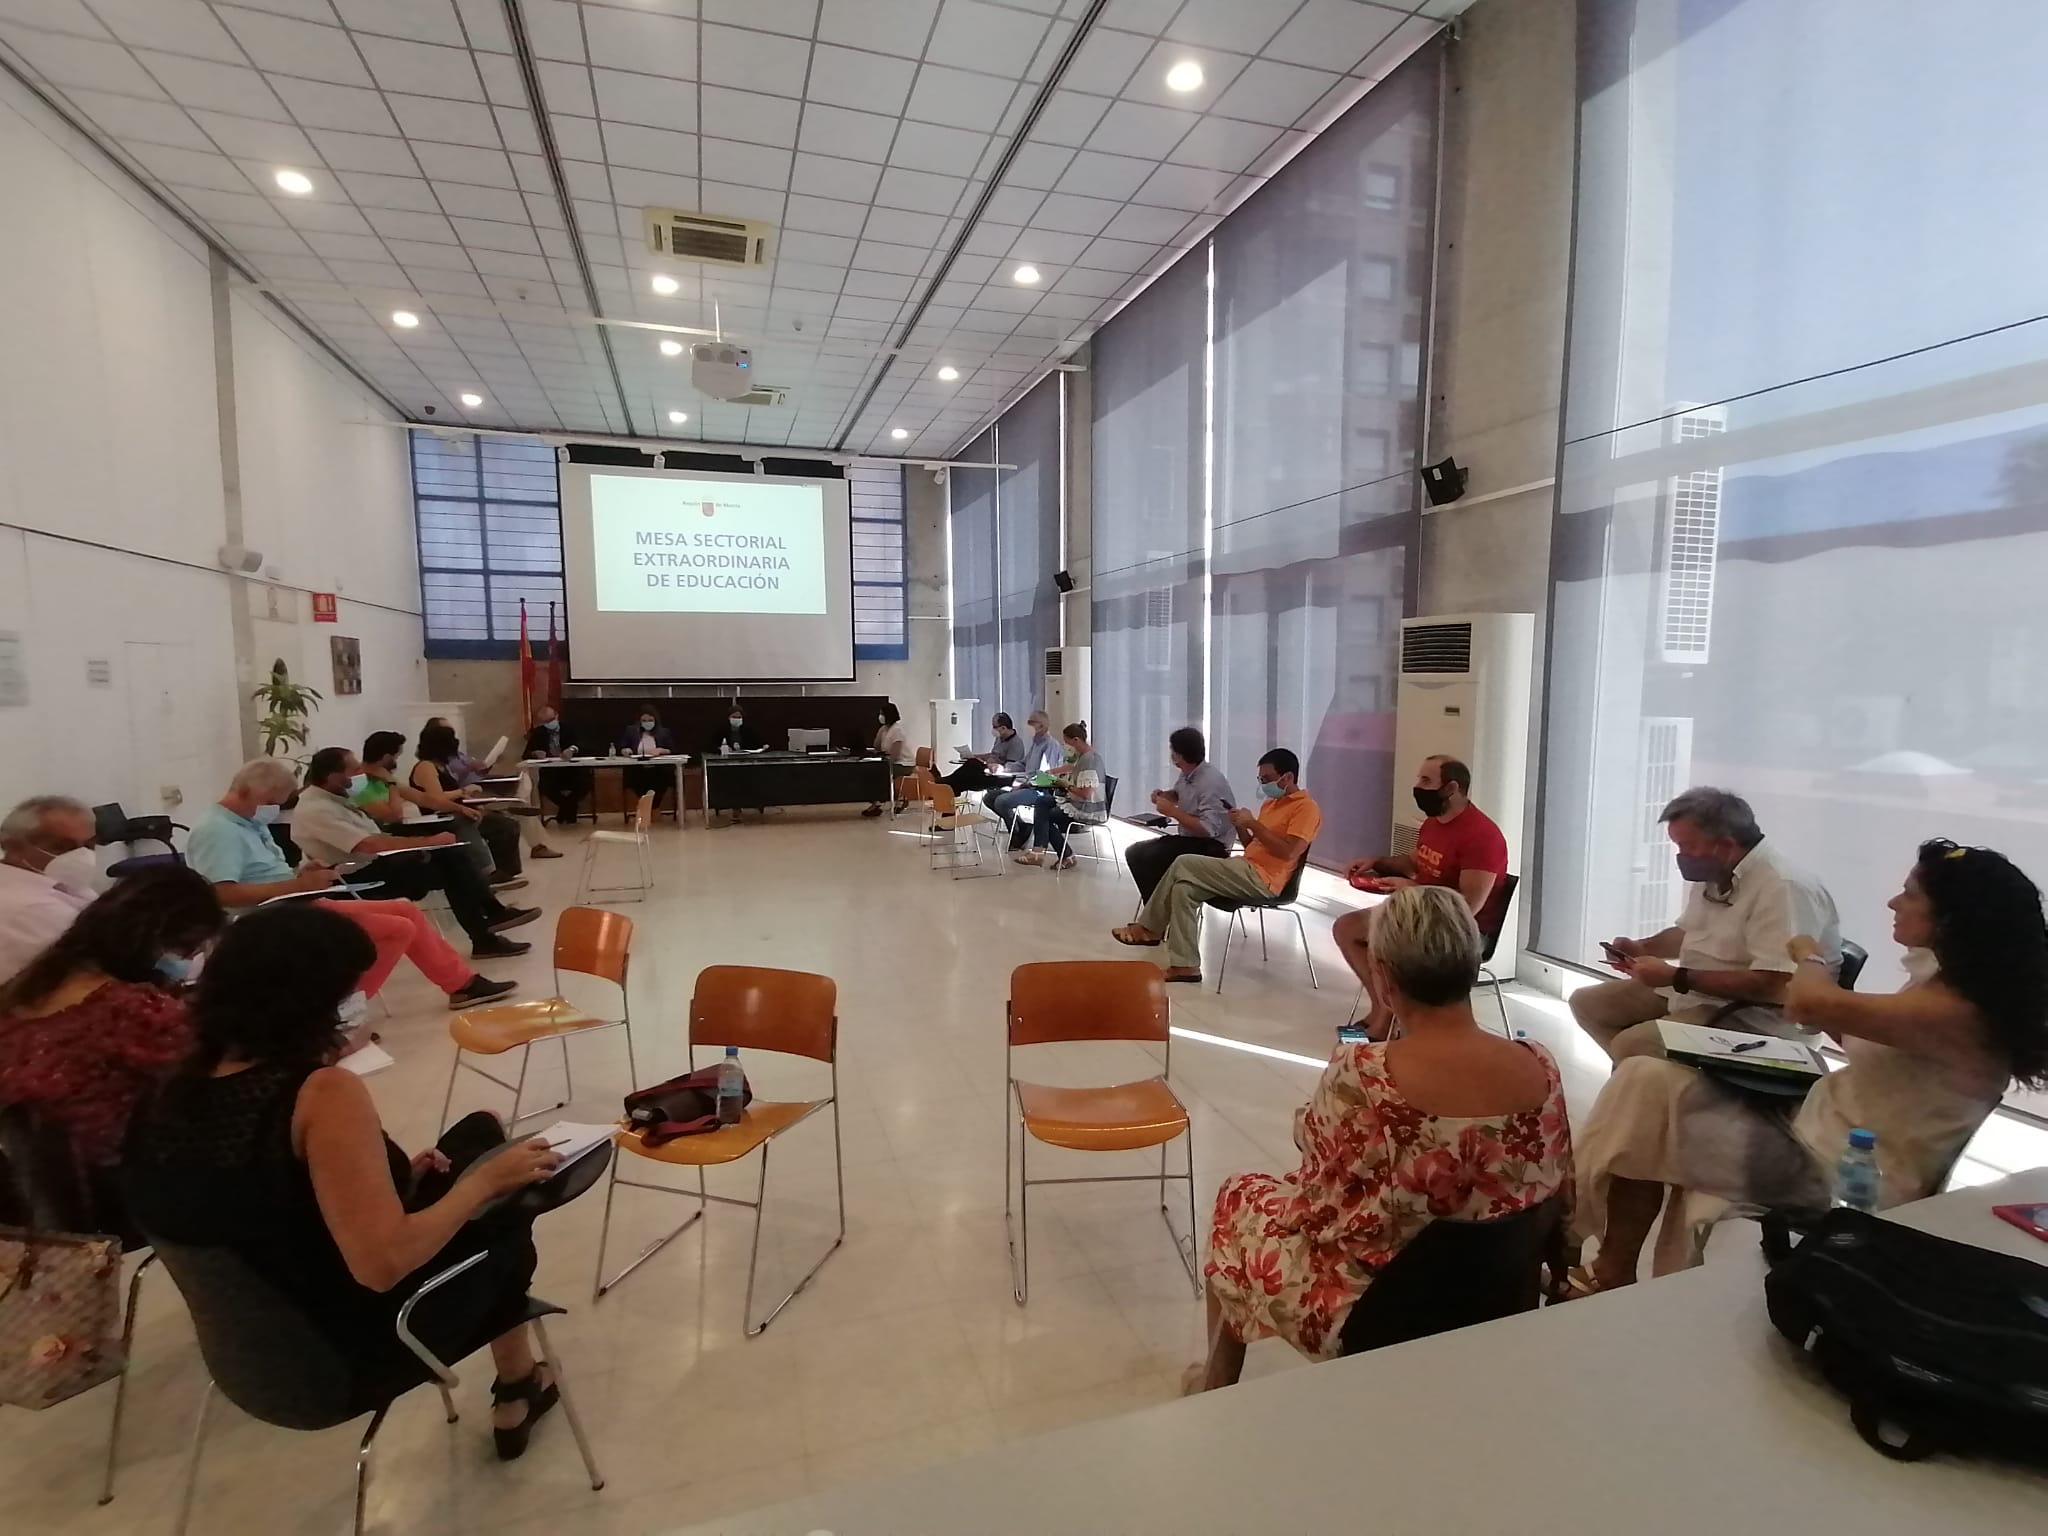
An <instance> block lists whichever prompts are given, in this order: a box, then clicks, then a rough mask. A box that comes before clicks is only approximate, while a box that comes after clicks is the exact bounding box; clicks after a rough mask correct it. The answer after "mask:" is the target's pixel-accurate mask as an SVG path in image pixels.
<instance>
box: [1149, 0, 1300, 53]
mask: <svg viewBox="0 0 2048 1536" xmlns="http://www.w3.org/2000/svg"><path fill="white" fill-rule="evenodd" d="M1290 9H1291V7H1290V6H1287V5H1246V4H1245V3H1244V0H1187V3H1186V4H1185V5H1183V6H1182V7H1181V8H1180V13H1179V14H1178V15H1176V16H1175V17H1174V18H1173V22H1172V24H1171V25H1170V26H1168V27H1167V28H1166V29H1165V35H1166V36H1167V37H1170V38H1172V39H1174V40H1175V41H1176V42H1182V43H1196V44H1199V45H1200V46H1202V47H1205V48H1226V49H1229V50H1231V51H1233V52H1236V53H1257V52H1258V51H1259V50H1260V49H1261V48H1263V47H1265V45H1266V42H1267V40H1268V39H1269V38H1271V37H1272V36H1273V34H1274V32H1275V31H1277V30H1278V29H1279V27H1280V25H1281V24H1282V23H1283V22H1285V21H1286V20H1287V17H1288V13H1289V11H1290Z"/></svg>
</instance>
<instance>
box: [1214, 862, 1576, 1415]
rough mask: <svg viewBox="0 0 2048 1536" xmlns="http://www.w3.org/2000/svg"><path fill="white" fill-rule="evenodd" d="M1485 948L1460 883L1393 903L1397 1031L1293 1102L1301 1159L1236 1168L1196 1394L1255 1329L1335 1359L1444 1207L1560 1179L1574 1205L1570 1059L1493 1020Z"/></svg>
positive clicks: (1479, 1213) (1233, 1359)
mask: <svg viewBox="0 0 2048 1536" xmlns="http://www.w3.org/2000/svg"><path fill="white" fill-rule="evenodd" d="M1479 953H1480V941H1479V930H1478V928H1477V927H1476V926H1475V925H1474V923H1473V921H1472V913H1471V911H1470V909H1469V908H1467V907H1466V905H1465V903H1464V901H1463V899H1462V898H1460V897H1459V895H1458V894H1457V892H1455V891H1452V890H1449V889H1444V888H1438V887H1426V886H1418V887H1413V888H1410V889H1407V890H1403V891H1400V892H1398V893H1396V894H1395V895H1394V896H1393V897H1392V898H1391V899H1389V900H1388V901H1387V902H1386V904H1385V905H1383V906H1382V907H1380V908H1379V910H1378V913H1377V914H1376V916H1375V918H1374V920H1373V958H1372V964H1373V966H1374V968H1375V969H1376V970H1377V971H1378V972H1379V973H1380V974H1379V978H1378V979H1379V980H1380V981H1381V982H1382V983H1383V984H1384V990H1383V991H1382V992H1381V995H1383V996H1385V997H1388V998H1390V999H1392V1001H1393V1012H1394V1017H1395V1020H1396V1021H1397V1034H1398V1038H1396V1039H1393V1040H1391V1041H1390V1042H1379V1041H1371V1042H1366V1043H1362V1044H1357V1045H1340V1046H1339V1047H1338V1048H1337V1053H1336V1054H1335V1055H1334V1056H1333V1057H1331V1059H1330V1064H1329V1066H1328V1067H1327V1068H1325V1069H1324V1072H1323V1079H1322V1081H1321V1083H1319V1084H1318V1085H1317V1086H1316V1092H1315V1097H1314V1098H1313V1099H1311V1100H1310V1102H1309V1103H1308V1104H1307V1105H1306V1106H1305V1107H1303V1108H1302V1109H1301V1110H1300V1111H1298V1112H1297V1114H1296V1116H1295V1128H1294V1141H1295V1145H1296V1146H1298V1147H1299V1148H1300V1149H1301V1166H1300V1167H1299V1168H1298V1169H1296V1170H1295V1171H1294V1172H1293V1173H1290V1174H1287V1175H1285V1176H1284V1177H1275V1176H1274V1175H1272V1174H1265V1173H1241V1174H1237V1175H1235V1176H1233V1177H1231V1178H1229V1179H1226V1180H1224V1182H1223V1187H1222V1188H1221V1189H1220V1190H1219V1191H1218V1192H1217V1195H1216V1215H1215V1220H1214V1223H1213V1225H1212V1227H1211V1230H1210V1235H1209V1259H1208V1263H1207V1265H1206V1266H1205V1273H1206V1274H1207V1275H1208V1281H1209V1285H1208V1295H1209V1358H1208V1360H1207V1361H1206V1362H1205V1363H1203V1364H1198V1365H1195V1366H1191V1367H1190V1368H1189V1370H1188V1374H1187V1377H1186V1379H1185V1385H1186V1387H1187V1389H1188V1390H1190V1391H1198V1390H1207V1389H1209V1388H1212V1387H1223V1386H1229V1385H1230V1384H1231V1383H1232V1382H1234V1381H1236V1380H1237V1378H1238V1373H1239V1372H1240V1371H1241V1370H1242V1369H1243V1367H1244V1351H1245V1344H1246V1343H1247V1342H1248V1341H1250V1340H1252V1339H1259V1338H1266V1337H1270V1336H1273V1335H1278V1336H1279V1337H1280V1338H1283V1339H1285V1340H1287V1342H1288V1343H1290V1344H1292V1345H1293V1346H1294V1347H1295V1348H1296V1349H1298V1350H1300V1351H1301V1352H1302V1353H1303V1354H1305V1355H1307V1356H1309V1357H1310V1358H1311V1359H1328V1358H1329V1357H1331V1356H1333V1355H1335V1354H1336V1353H1337V1350H1338V1343H1339V1338H1340V1335H1341V1334H1342V1332H1343V1329H1344V1319H1345V1317H1346V1316H1347V1315H1348V1314H1349V1312H1350V1310H1351V1306H1352V1303H1353V1302H1355V1301H1357V1300H1358V1298H1359V1297H1360V1296H1362V1295H1363V1294H1364V1293H1365V1291H1366V1289H1367V1287H1369V1286H1370V1285H1371V1284H1372V1282H1373V1279H1374V1277H1375V1276H1376V1275H1378V1273H1379V1272H1380V1270H1381V1269H1383V1268H1384V1267H1385V1266H1386V1265H1387V1264H1388V1263H1390V1262H1391V1261H1392V1260H1393V1258H1394V1256H1395V1255H1396V1254H1398V1253H1399V1252H1400V1251H1401V1249H1402V1248H1403V1247H1404V1246H1405V1245H1406V1244H1407V1243H1409V1242H1410V1241H1412V1240H1413V1239H1414V1237H1415V1236H1416V1234H1417V1233H1419V1232H1420V1231H1421V1230H1422V1229H1423V1228H1424V1227H1426V1226H1427V1225H1428V1224H1429V1223H1430V1222H1432V1221H1436V1220H1439V1219H1442V1218H1453V1219H1457V1220H1464V1221H1480V1220H1485V1219H1487V1218H1489V1217H1495V1216H1508V1215H1512V1214H1513V1213H1514V1212H1516V1211H1519V1210H1521V1209H1523V1208H1524V1207H1526V1206H1530V1205H1535V1204H1537V1203H1539V1202H1541V1201H1543V1200H1546V1199H1548V1198H1549V1197H1550V1196H1552V1195H1555V1194H1559V1193H1560V1192H1561V1193H1562V1194H1563V1195H1564V1197H1565V1203H1566V1205H1567V1206H1569V1205H1570V1202H1571V1185H1572V1143H1571V1130H1570V1127H1569V1126H1568V1124H1567V1123H1566V1120H1565V1106H1564V1090H1563V1087H1562V1086H1561V1084H1560V1082H1559V1080H1558V1071H1557V1063H1556V1062H1554V1061H1553V1060H1552V1059H1551V1058H1550V1055H1549V1053H1548V1052H1546V1051H1544V1050H1543V1049H1542V1047H1540V1046H1537V1045H1534V1044H1531V1043H1528V1042H1526V1041H1508V1040H1503V1039H1501V1038H1500V1037H1499V1036H1498V1035H1494V1034H1490V1033H1488V1032H1487V1031H1485V1030H1483V1029H1481V1028H1480V1027H1479V1023H1478V1020H1477V1019H1475V1018H1474V1017H1473V1014H1472V1003H1471V991H1472V986H1473V983H1474V982H1475V981H1477V980H1478V975H1479ZM1566 1214H1567V1216H1568V1215H1569V1211H1567V1212H1566Z"/></svg>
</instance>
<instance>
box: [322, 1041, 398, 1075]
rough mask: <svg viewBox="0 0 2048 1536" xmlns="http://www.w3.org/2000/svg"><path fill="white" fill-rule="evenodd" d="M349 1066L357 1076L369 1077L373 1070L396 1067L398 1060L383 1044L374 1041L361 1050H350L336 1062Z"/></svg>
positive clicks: (378, 1070)
mask: <svg viewBox="0 0 2048 1536" xmlns="http://www.w3.org/2000/svg"><path fill="white" fill-rule="evenodd" d="M336 1065H337V1066H342V1067H346V1068H348V1070H349V1071H351V1072H353V1073H355V1075H356V1076H357V1077H368V1076H369V1075H370V1074H371V1073H372V1072H382V1071H383V1070H384V1069H385V1068H386V1067H395V1066H397V1065H398V1061H397V1059H396V1058H395V1057H393V1056H392V1054H391V1053H390V1052H389V1051H387V1050H385V1049H384V1047H383V1046H381V1045H378V1044H377V1043H376V1042H374V1041H372V1042H371V1043H370V1044H368V1045H366V1046H364V1047H363V1048H362V1049H361V1050H360V1051H350V1052H349V1053H348V1055H346V1056H344V1057H342V1058H341V1060H340V1061H339V1062H337V1063H336Z"/></svg>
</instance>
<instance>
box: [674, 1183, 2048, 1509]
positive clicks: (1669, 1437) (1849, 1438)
mask: <svg viewBox="0 0 2048 1536" xmlns="http://www.w3.org/2000/svg"><path fill="white" fill-rule="evenodd" d="M2029 1200H2048V1169H2037V1170H2035V1171H2033V1172H2031V1173H2025V1174H2019V1175H2015V1176H2014V1177H2012V1178H2009V1179H2005V1180H2002V1181H2001V1182H1999V1183H1998V1184H1995V1185H1990V1186H1986V1187H1981V1188H1977V1189H1966V1190H1959V1191H1957V1192H1956V1193H1954V1194H1948V1195H1939V1196H1936V1197H1935V1198H1933V1199H1931V1200H1922V1201H1918V1202H1916V1203H1915V1204H1912V1205H1908V1206H1902V1207H1900V1208H1899V1209H1897V1210H1895V1211H1893V1212H1891V1213H1889V1214H1890V1215H1891V1216H1892V1218H1893V1219H1894V1220H1897V1221H1901V1222H1904V1223H1905V1224H1907V1225H1908V1226H1914V1227H1919V1228H1921V1229H1922V1230H1924V1231H1929V1232H1934V1233H1938V1234H1939V1235H1941V1236H1943V1237H1949V1238H1954V1239H1956V1240H1958V1241H1961V1242H1967V1243H1975V1244H1977V1245H1978V1246H1980V1247H1984V1248H1992V1249H1998V1250H2000V1251H2003V1252H2007V1253H2014V1254H2019V1255H2021V1256H2022V1257H2025V1258H2028V1259H2032V1260H2035V1261H2037V1262H2041V1263H2044V1264H2048V1244H2044V1243H2041V1242H2039V1241H2036V1240H2035V1239H2034V1238H2031V1237H2029V1236H2027V1235H2026V1234H2025V1233H2023V1232H2021V1231H2019V1230H2018V1229H2017V1228H2015V1227H2011V1226H2008V1225H2007V1224H2006V1223H2005V1222H2002V1221H2000V1220H1998V1219H1997V1218H1996V1217H1994V1216H1993V1215H1992V1214H1991V1207H1992V1206H1993V1205H1994V1204H2006V1203H2011V1202H2015V1201H2029ZM1721 1245H1734V1246H1736V1247H1737V1248H1744V1247H1745V1245H1743V1244H1742V1242H1741V1238H1740V1235H1739V1234H1738V1233H1737V1232H1736V1231H1734V1230H1730V1231H1727V1232H1724V1233H1723V1234H1722V1235H1721V1238H1720V1240H1719V1243H1717V1246H1721ZM1762 1277H1763V1264H1762V1260H1761V1259H1760V1258H1759V1257H1758V1256H1757V1255H1756V1254H1755V1252H1754V1251H1753V1250H1748V1251H1738V1252H1735V1253H1721V1254H1717V1255H1716V1256H1715V1258H1714V1259H1713V1260H1712V1261H1710V1262H1709V1263H1708V1264H1706V1265H1705V1266H1704V1267H1703V1268H1700V1269H1696V1270H1692V1271H1690V1272H1688V1273H1686V1274H1682V1275H1676V1276H1672V1277H1670V1278H1668V1279H1663V1280H1653V1281H1647V1282H1644V1283H1642V1284H1640V1285H1634V1286H1630V1287H1628V1288H1627V1289H1625V1290H1620V1291H1615V1292H1612V1293H1610V1294H1607V1295H1602V1296H1595V1297H1591V1298H1588V1299H1586V1300H1583V1301H1576V1302H1573V1303H1571V1304H1569V1305H1567V1306H1562V1307H1546V1308H1544V1309H1542V1310H1541V1311H1539V1312H1532V1313H1525V1314H1523V1315H1522V1316H1519V1317H1511V1318H1505V1319H1503V1320H1501V1321H1499V1322H1495V1323H1488V1324H1485V1325H1483V1326H1481V1327H1477V1328H1468V1329H1464V1330H1462V1331H1461V1332H1457V1333H1450V1334H1442V1335H1439V1336H1438V1337H1436V1338H1433V1339H1422V1340H1419V1341H1417V1342H1415V1343H1413V1344H1405V1345H1401V1346H1399V1347H1397V1348H1393V1349H1386V1350H1379V1351H1375V1352H1373V1353H1371V1354H1366V1355H1360V1356H1356V1357H1354V1358H1352V1359H1348V1360H1336V1361H1331V1362H1329V1363H1327V1364H1323V1365H1317V1366H1315V1367H1313V1368H1311V1369H1307V1370H1296V1371H1286V1372H1282V1373H1281V1374H1279V1375H1275V1376H1268V1377H1264V1378H1261V1379H1260V1380H1257V1381H1250V1382H1244V1383H1241V1384H1240V1385H1238V1386H1235V1387H1230V1388H1227V1389H1225V1390H1223V1391H1220V1392H1210V1393H1205V1394H1203V1395H1202V1396H1200V1397H1195V1398H1190V1399H1187V1400H1185V1401H1182V1402H1175V1403H1167V1404H1163V1405H1161V1406H1159V1407H1155V1408H1149V1409H1146V1410H1143V1411H1142V1412H1138V1413H1132V1414H1127V1415H1124V1416H1122V1417H1120V1418H1113V1419H1105V1420H1100V1421H1098V1422H1095V1423H1092V1424H1083V1425H1078V1426H1075V1427H1074V1428H1071V1429H1066V1430H1061V1431H1058V1432H1056V1433H1053V1434H1049V1435H1044V1436H1041V1437H1040V1438H1038V1439H1034V1440H1027V1441H1021V1442H1019V1443H1017V1444H1015V1445H1009V1446H1004V1447H1001V1448H999V1449H996V1450H992V1451H988V1452H985V1453H983V1454H981V1455H977V1456H971V1457H968V1458H966V1459H965V1460H962V1461H956V1462H952V1463H949V1464H947V1465H944V1466H937V1467H930V1468H927V1469H926V1470H924V1471H922V1472H917V1473H913V1474H910V1475H908V1476H904V1477H898V1478H893V1479H889V1480H886V1481H883V1482H879V1483H875V1484H872V1485H870V1486H867V1487H855V1488H845V1489H839V1490H835V1491H832V1492H828V1493H822V1494H816V1495H813V1496H812V1497H810V1498H806V1499H799V1500H796V1501H794V1502H791V1503H787V1504H780V1505H775V1506H773V1507H770V1508H767V1509H762V1510H756V1511H754V1512H752V1513H751V1514H744V1515H730V1516H726V1517H724V1518H722V1519H719V1520H716V1521H713V1522H710V1523H708V1524H706V1525H702V1526H697V1527H692V1528H690V1531H689V1532H688V1533H685V1536H712V1533H713V1532H718V1533H722V1536H805V1533H821V1536H822V1533H829V1536H905V1533H911V1532H916V1533H919V1536H951V1533H955V1532H958V1533H970V1532H971V1533H973V1536H1043V1533H1045V1532H1050V1531H1073V1532H1084V1531H1085V1532H1096V1531H1101V1532H1118V1533H1124V1532H1129V1533H1148V1536H1149V1533H1153V1532H1158V1533H1167V1532H1172V1533H1175V1536H1210V1533H1215V1536H1225V1533H1229V1536H1237V1533H1244V1536H1266V1533H1270V1532H1282V1531H1286V1532H1293V1531H1333V1532H1334V1531H1359V1530H1362V1531H1370V1532H1373V1533H1375V1536H1423V1533H1431V1536H1435V1533H1458V1536H1463V1533H1468V1532H1469V1533H1480V1532H1498V1531H1536V1532H1545V1533H1549V1532H1564V1531H1569V1532H1572V1533H1573V1536H1640V1533H1642V1532H1646V1531H1653V1532H1657V1533H1658V1536H1728V1533H1729V1532H1731V1531H1735V1532H1764V1531H1797V1532H1800V1533H1801V1536H1835V1533H1841V1536H1852V1533H1853V1536H1926V1533H1927V1532H1929V1531H1958V1532H1961V1531H1967V1532H1969V1533H1970V1536H2002V1533H2005V1532H2011V1533H2013V1536H2020V1533H2026V1536H2037V1533H2038V1532H2040V1531H2041V1530H2042V1529H2043V1514H2044V1511H2048V1476H2042V1475H2040V1474H2037V1473H2033V1472H2029V1471H2024V1470H2021V1469H2019V1468H2016V1467H2012V1466H2007V1465H2002V1464H1998V1463H1993V1462H1969V1461H1961V1460H1957V1459H1953V1458H1949V1457H1941V1456H1937V1457H1935V1458H1933V1459H1931V1460H1929V1461H1925V1462H1919V1463H1914V1464H1910V1465H1908V1464H1903V1463H1899V1462H1893V1461H1889V1460H1887V1459H1886V1458H1884V1457H1883V1456H1880V1455H1878V1454H1877V1453H1876V1452H1875V1451H1873V1450H1871V1449H1870V1448H1869V1447H1868V1446H1867V1445H1865V1444H1864V1443H1863V1441H1862V1440H1861V1439H1859V1438H1858V1436H1857V1434H1856V1431H1855V1430H1854V1429H1852V1428H1850V1425H1849V1413H1848V1407H1847V1404H1846V1403H1845V1402H1844V1400H1843V1399H1842V1398H1840V1397H1839V1396H1837V1395H1836V1394H1835V1393H1834V1392H1833V1391H1832V1390H1831V1389H1830V1388H1828V1387H1827V1386H1826V1384H1825V1383H1823V1382H1822V1381H1821V1380H1820V1379H1819V1376H1818V1374H1817V1373H1816V1372H1815V1371H1814V1370H1812V1369H1811V1368H1810V1367H1809V1366H1808V1365H1807V1364H1806V1363H1805V1362H1803V1361H1802V1360H1800V1359H1799V1358H1798V1356H1797V1355H1796V1353H1795V1352H1794V1351H1793V1349H1792V1347H1791V1346H1790V1345H1789V1344H1787V1343H1786V1341H1785V1340H1784V1339H1783V1338H1782V1337H1780V1336H1779V1335H1778V1333H1777V1331H1776V1330H1775V1329H1774V1328H1773V1327H1772V1326H1771V1322H1770V1319H1769V1317H1768V1316H1767V1315H1766V1314H1765V1311H1764V1298H1763V1286H1762Z"/></svg>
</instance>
